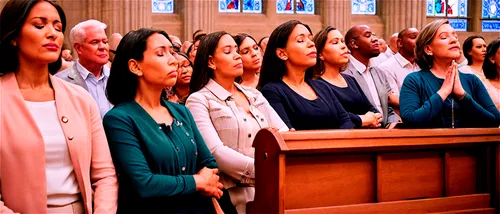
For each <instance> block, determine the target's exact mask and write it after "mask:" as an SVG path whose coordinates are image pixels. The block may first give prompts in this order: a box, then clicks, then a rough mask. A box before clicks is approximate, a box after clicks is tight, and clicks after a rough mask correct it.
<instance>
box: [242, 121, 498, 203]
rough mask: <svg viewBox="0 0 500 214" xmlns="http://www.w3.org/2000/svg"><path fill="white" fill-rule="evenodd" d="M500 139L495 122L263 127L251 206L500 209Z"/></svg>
mask: <svg viewBox="0 0 500 214" xmlns="http://www.w3.org/2000/svg"><path fill="white" fill-rule="evenodd" d="M499 143H500V129H494V128H491V129H489V128H488V129H420V130H409V129H407V130H328V131H297V132H287V133H278V132H277V131H275V130H271V129H263V130H261V131H259V133H258V134H257V135H256V137H255V140H254V147H255V149H256V150H255V165H256V166H255V167H256V194H255V200H254V201H253V202H251V203H249V204H248V206H247V207H248V210H247V211H249V212H250V213H284V212H305V213H332V212H344V211H346V212H365V209H368V208H369V209H368V210H372V211H373V212H374V213H387V212H410V211H412V210H413V211H415V212H420V211H417V210H418V209H420V210H422V209H424V211H423V212H456V213H468V212H473V211H474V210H475V211H478V212H479V213H490V212H491V210H492V209H493V211H494V212H495V211H497V212H498V211H499V210H498V205H499V204H500V203H499V193H498V192H499V187H498V185H499V168H500V161H499V158H498V156H499V149H498V147H499ZM433 201H435V202H433ZM438 202H439V203H438ZM440 204H441V205H440ZM446 204H452V205H453V204H458V205H457V206H452V205H449V206H448V205H446ZM468 205H470V206H468ZM426 206H429V207H426ZM432 207H436V208H435V209H434V208H432ZM425 209H428V210H425ZM384 211H385V212H384Z"/></svg>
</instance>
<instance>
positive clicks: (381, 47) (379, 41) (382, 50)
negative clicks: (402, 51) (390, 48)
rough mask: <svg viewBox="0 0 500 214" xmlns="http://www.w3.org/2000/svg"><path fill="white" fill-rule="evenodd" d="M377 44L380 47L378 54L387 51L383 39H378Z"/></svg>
mask: <svg viewBox="0 0 500 214" xmlns="http://www.w3.org/2000/svg"><path fill="white" fill-rule="evenodd" d="M378 44H379V45H380V53H385V52H386V51H387V42H385V40H384V39H378Z"/></svg>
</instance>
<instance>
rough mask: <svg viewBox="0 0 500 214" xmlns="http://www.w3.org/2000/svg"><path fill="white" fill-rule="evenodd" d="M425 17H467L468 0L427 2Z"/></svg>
mask: <svg viewBox="0 0 500 214" xmlns="http://www.w3.org/2000/svg"><path fill="white" fill-rule="evenodd" d="M426 5H427V6H426V14H427V16H448V17H467V14H468V0H448V4H446V0H427V4H426Z"/></svg>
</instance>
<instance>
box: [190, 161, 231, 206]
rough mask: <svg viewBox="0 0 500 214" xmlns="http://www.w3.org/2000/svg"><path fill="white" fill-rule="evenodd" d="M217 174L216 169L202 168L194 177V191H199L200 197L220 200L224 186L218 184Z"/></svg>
mask: <svg viewBox="0 0 500 214" xmlns="http://www.w3.org/2000/svg"><path fill="white" fill-rule="evenodd" d="M218 172H219V170H218V169H209V168H207V167H203V169H201V170H200V171H199V172H198V174H196V175H194V180H195V183H196V191H199V192H200V193H201V194H202V195H206V196H213V197H215V198H217V199H220V197H222V188H224V186H223V185H222V183H221V182H219V176H218V175H217V173H218Z"/></svg>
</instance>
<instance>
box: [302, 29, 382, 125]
mask: <svg viewBox="0 0 500 214" xmlns="http://www.w3.org/2000/svg"><path fill="white" fill-rule="evenodd" d="M313 40H314V43H315V44H316V49H317V50H318V53H319V54H318V56H317V61H318V63H316V65H315V66H314V67H312V68H309V69H310V70H311V69H312V70H313V72H314V75H315V76H316V77H320V78H319V79H318V81H321V82H324V83H326V84H327V85H328V86H330V88H331V89H332V90H333V93H335V95H336V96H337V99H338V100H339V102H340V103H341V104H342V106H343V107H344V109H345V110H346V111H347V114H349V118H350V119H351V121H352V122H353V123H354V125H356V127H357V128H360V127H374V128H378V127H380V126H381V122H382V115H381V114H380V112H379V111H378V110H377V108H375V107H373V105H372V104H371V103H370V101H369V100H368V98H366V96H365V94H364V93H363V91H362V90H361V88H360V86H359V85H358V83H357V82H356V79H354V77H351V76H349V75H346V74H341V73H340V70H341V68H342V67H343V66H345V65H346V64H347V63H348V62H349V51H348V50H347V46H346V45H345V43H344V37H343V36H342V34H341V33H340V31H338V30H337V29H335V28H333V27H331V26H328V27H326V28H325V29H324V30H322V31H320V32H319V33H318V34H316V36H314V39H313Z"/></svg>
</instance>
